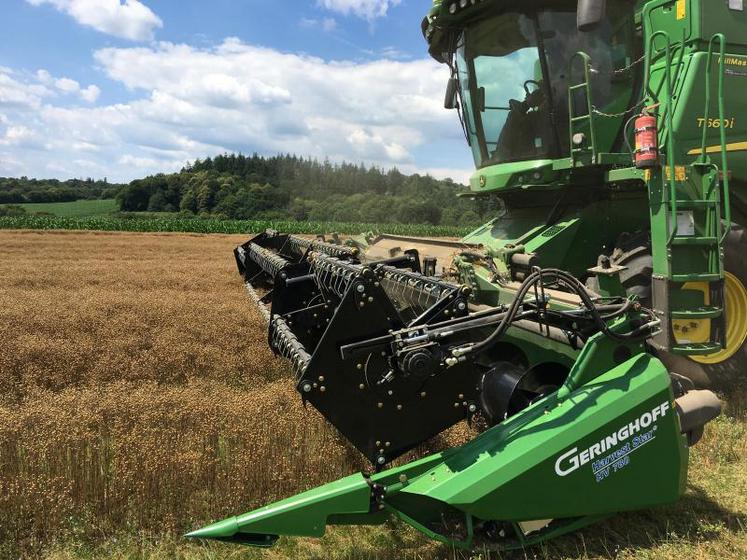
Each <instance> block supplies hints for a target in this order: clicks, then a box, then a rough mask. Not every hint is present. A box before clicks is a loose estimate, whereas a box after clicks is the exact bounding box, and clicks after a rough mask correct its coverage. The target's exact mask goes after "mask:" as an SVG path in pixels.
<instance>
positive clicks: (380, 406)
mask: <svg viewBox="0 0 747 560" xmlns="http://www.w3.org/2000/svg"><path fill="white" fill-rule="evenodd" d="M376 406H378V407H379V408H384V403H383V402H380V403H379V404H377V405H376Z"/></svg>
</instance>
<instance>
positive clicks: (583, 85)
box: [568, 82, 589, 91]
mask: <svg viewBox="0 0 747 560" xmlns="http://www.w3.org/2000/svg"><path fill="white" fill-rule="evenodd" d="M588 85H589V84H588V83H587V82H584V83H582V84H576V85H575V86H570V87H569V88H568V89H570V90H571V91H575V90H577V89H581V88H585V87H586V86H588Z"/></svg>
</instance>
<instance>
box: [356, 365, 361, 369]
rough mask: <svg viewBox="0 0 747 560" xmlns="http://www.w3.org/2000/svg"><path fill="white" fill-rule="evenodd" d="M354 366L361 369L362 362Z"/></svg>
mask: <svg viewBox="0 0 747 560" xmlns="http://www.w3.org/2000/svg"><path fill="white" fill-rule="evenodd" d="M355 367H357V368H358V369H363V364H358V365H356V366H355Z"/></svg>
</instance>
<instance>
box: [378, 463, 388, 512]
mask: <svg viewBox="0 0 747 560" xmlns="http://www.w3.org/2000/svg"><path fill="white" fill-rule="evenodd" d="M376 462H377V463H378V464H380V465H383V464H384V463H386V457H384V456H383V455H379V458H378V459H376ZM381 507H384V506H381Z"/></svg>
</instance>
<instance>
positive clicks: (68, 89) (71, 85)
mask: <svg viewBox="0 0 747 560" xmlns="http://www.w3.org/2000/svg"><path fill="white" fill-rule="evenodd" d="M54 85H55V87H56V88H57V89H59V90H60V91H62V92H64V93H78V91H80V84H79V83H78V82H76V81H75V80H71V79H70V78H60V79H59V80H55V82H54Z"/></svg>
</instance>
